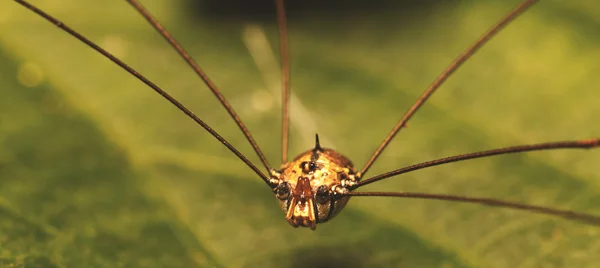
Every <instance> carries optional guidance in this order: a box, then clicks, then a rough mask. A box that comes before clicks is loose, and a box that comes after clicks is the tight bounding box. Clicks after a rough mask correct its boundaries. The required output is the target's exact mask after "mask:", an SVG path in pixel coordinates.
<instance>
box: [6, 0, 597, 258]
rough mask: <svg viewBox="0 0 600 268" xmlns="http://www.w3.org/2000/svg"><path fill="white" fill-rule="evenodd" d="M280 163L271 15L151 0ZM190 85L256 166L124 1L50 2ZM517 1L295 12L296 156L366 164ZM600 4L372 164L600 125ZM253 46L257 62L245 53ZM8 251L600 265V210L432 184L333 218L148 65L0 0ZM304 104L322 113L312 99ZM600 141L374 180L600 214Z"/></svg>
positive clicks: (551, 19) (567, 17)
mask: <svg viewBox="0 0 600 268" xmlns="http://www.w3.org/2000/svg"><path fill="white" fill-rule="evenodd" d="M148 2H149V3H147V6H148V8H150V10H152V11H153V12H154V14H155V15H157V17H158V18H159V20H161V21H162V22H163V23H164V24H165V25H166V26H167V28H168V29H170V30H172V32H173V34H174V35H175V36H176V37H178V38H179V39H180V41H181V42H182V43H183V45H184V46H185V47H186V48H188V50H189V51H190V53H191V54H192V55H193V56H195V57H196V59H197V61H198V62H199V63H200V64H201V66H203V68H204V69H205V70H206V71H207V72H208V74H209V75H210V76H211V78H212V79H213V80H214V81H215V83H216V84H217V85H219V87H220V88H221V89H222V91H223V93H224V94H225V96H226V97H228V98H229V100H230V102H231V104H232V105H233V106H234V107H235V108H236V110H237V111H238V113H239V114H240V116H241V118H242V119H243V120H244V121H245V122H246V124H247V125H248V127H249V128H250V130H251V131H252V132H253V135H254V136H255V137H256V139H257V141H258V143H259V144H260V145H261V147H262V148H263V151H264V152H265V153H266V155H267V157H268V158H269V160H270V161H271V163H272V165H275V166H276V165H279V163H278V161H279V159H280V157H279V155H278V154H279V150H280V149H279V148H280V147H279V144H278V142H277V141H278V140H279V135H280V134H279V133H280V130H279V128H280V122H279V106H278V99H279V95H278V93H277V88H278V86H279V82H278V80H277V79H278V75H279V74H278V72H277V64H276V63H271V62H270V61H269V57H270V56H271V53H273V52H272V51H271V49H270V48H269V47H267V46H264V45H261V40H262V39H261V36H260V34H259V33H260V32H259V30H260V29H265V31H266V33H267V36H269V40H270V41H271V44H275V40H276V39H275V36H274V35H273V33H274V30H275V28H274V24H272V23H265V22H261V23H253V22H252V21H250V20H232V19H224V18H221V19H219V18H212V19H206V18H204V19H198V18H192V16H191V15H190V14H191V13H190V12H187V11H188V10H189V7H188V6H186V4H184V3H180V2H177V3H172V2H174V1H148ZM35 3H38V4H39V6H40V7H42V8H43V9H45V10H46V11H48V12H50V13H51V14H53V15H55V16H57V17H59V18H60V19H62V20H63V21H64V22H66V23H67V24H69V25H71V26H72V27H74V28H75V29H77V30H78V31H80V32H82V33H83V34H85V35H87V36H89V37H90V38H91V39H93V40H95V41H96V42H98V43H99V44H101V45H102V46H104V47H106V48H107V49H108V50H109V51H111V52H113V53H115V54H116V55H117V56H119V57H122V59H123V60H125V61H126V62H127V63H129V64H130V65H131V66H133V67H135V68H137V69H138V71H140V72H141V73H143V74H145V75H146V76H147V77H149V78H151V79H152V80H153V81H155V82H156V83H157V84H159V85H160V86H162V87H164V88H165V89H167V90H168V91H169V92H172V93H173V95H174V96H175V97H177V98H178V99H180V100H182V102H184V103H185V104H187V105H189V107H190V108H191V109H192V110H193V111H195V112H196V114H197V115H199V116H200V117H201V118H203V119H205V120H206V121H207V122H208V123H209V124H210V125H211V126H213V127H214V128H215V129H216V130H217V131H219V132H220V133H222V134H223V136H225V137H226V138H227V139H229V140H230V141H231V142H232V143H233V144H235V145H236V146H239V148H240V150H241V151H243V152H244V153H245V154H246V155H247V156H248V157H250V158H251V159H252V160H254V161H255V163H257V164H258V161H257V158H256V157H255V156H254V155H253V153H252V151H251V149H250V147H249V146H248V145H247V144H246V143H245V140H244V137H243V135H241V133H239V131H238V130H237V128H236V126H235V125H234V124H233V122H231V120H230V119H229V118H228V116H227V113H226V112H225V111H224V110H223V109H222V108H221V107H220V106H219V104H218V103H217V101H216V99H215V98H214V97H213V96H212V95H211V94H210V92H209V91H208V90H207V89H206V88H205V87H204V85H202V83H201V82H200V80H199V79H197V78H196V77H195V76H194V74H193V72H191V71H190V70H189V69H188V68H187V66H186V65H185V64H184V63H183V62H181V60H180V59H179V58H178V57H177V55H176V54H175V53H174V52H173V51H172V50H171V49H170V47H169V46H168V45H167V44H165V43H164V41H163V40H162V39H161V38H160V37H159V36H158V35H157V34H156V33H154V32H153V31H152V29H151V28H150V27H149V26H148V25H146V23H145V21H144V20H143V19H142V18H140V17H139V16H138V15H137V14H136V13H135V12H134V11H133V9H131V8H130V7H129V6H128V5H127V4H126V3H125V2H124V1H108V2H106V1H104V2H102V3H100V2H98V3H95V2H94V3H92V2H84V1H71V0H61V1H36V2H35ZM515 4H516V3H514V1H511V3H499V2H483V1H471V2H460V3H459V4H456V5H455V6H449V5H439V6H434V7H433V8H431V9H427V10H425V11H423V10H421V11H420V12H419V13H416V14H410V13H407V12H399V11H397V10H390V11H389V12H386V13H382V14H370V15H369V14H356V15H353V16H340V17H339V18H337V19H328V18H327V17H325V16H323V15H322V14H314V15H312V16H307V17H305V18H303V19H300V18H298V17H293V18H292V20H291V21H290V34H291V36H290V42H291V48H292V70H293V71H292V72H293V77H292V81H293V82H292V83H293V88H294V94H295V97H296V98H297V99H298V100H300V102H299V103H297V104H296V106H295V107H296V108H295V109H294V111H293V112H295V113H294V114H293V118H292V148H291V151H292V153H300V152H301V151H303V150H306V149H307V148H309V147H310V146H311V145H312V142H313V141H312V137H313V135H314V132H318V133H319V134H320V135H321V136H322V137H323V138H324V141H323V145H324V146H327V147H334V148H336V149H338V150H339V151H341V152H342V153H344V154H346V155H347V156H349V157H350V158H351V159H353V160H354V162H355V164H356V165H357V166H362V164H363V163H364V162H365V161H366V160H367V159H368V157H369V156H370V153H371V152H372V151H373V150H374V149H375V148H376V146H377V144H378V143H379V142H380V141H381V140H382V139H383V137H384V136H385V135H386V134H387V132H388V131H389V129H390V128H391V126H392V125H393V124H394V123H395V122H396V121H397V120H398V119H399V118H400V116H401V115H402V113H403V112H404V111H405V110H406V109H407V108H408V107H409V106H410V105H411V104H412V103H413V102H414V101H415V99H416V98H417V97H418V96H419V95H420V94H421V92H422V90H424V88H425V87H426V86H427V85H428V84H429V83H430V82H431V81H432V80H433V78H434V77H435V76H436V75H438V74H439V72H440V71H441V70H442V69H443V68H445V67H446V65H447V64H448V63H449V62H450V61H451V60H452V59H453V58H454V57H455V56H456V55H457V54H458V53H459V52H460V51H462V50H463V49H464V48H465V47H466V46H467V45H468V44H470V43H471V42H472V41H473V40H475V38H477V37H478V36H479V35H481V34H482V33H483V32H484V31H485V30H486V29H487V28H488V27H489V26H490V25H492V24H493V23H495V22H496V21H497V20H498V19H499V18H500V17H501V16H503V15H504V14H505V13H506V12H508V10H510V8H511V7H512V5H515ZM598 10H600V4H598V3H596V1H591V0H589V1H585V0H580V1H575V2H572V3H571V2H569V3H566V2H565V3H563V1H543V2H542V3H540V4H539V5H538V6H535V7H534V8H533V9H532V10H530V12H528V13H526V14H525V15H524V16H523V17H521V18H519V19H518V20H517V21H516V22H515V23H514V24H513V25H511V26H510V27H509V28H508V29H506V31H504V32H502V33H501V34H500V35H499V36H498V37H497V38H495V39H494V40H493V41H492V42H491V43H490V44H489V45H488V46H486V47H485V48H484V49H482V51H480V53H478V54H477V55H476V56H475V57H474V58H473V59H472V60H471V61H470V62H468V63H467V64H466V65H465V66H464V68H463V69H461V70H460V71H459V72H457V73H456V74H455V75H454V76H453V77H452V78H451V79H449V81H448V83H447V84H445V85H444V86H443V87H442V88H441V89H440V90H439V92H438V93H437V94H436V95H435V96H434V97H432V98H431V99H430V102H429V103H427V105H426V106H424V108H423V109H422V110H421V111H420V112H419V114H418V115H417V116H415V117H414V119H413V120H412V121H411V122H410V123H409V127H408V128H407V129H406V130H403V131H402V132H401V133H400V134H399V135H398V136H397V140H395V141H394V142H393V143H392V144H391V145H390V146H389V147H388V149H387V150H386V151H385V154H384V155H383V156H382V157H381V158H380V160H379V162H377V164H376V165H375V166H374V167H373V168H372V170H371V171H370V172H371V175H375V174H378V173H381V172H384V171H387V170H390V169H394V168H398V167H401V166H405V165H409V164H413V163H417V162H421V161H425V160H430V159H435V158H441V157H445V156H450V155H454V154H459V153H466V152H471V151H477V150H485V149H491V148H496V147H504V146H509V145H517V144H525V143H532V142H542V141H553V140H565V139H576V138H592V137H599V136H600V124H598V118H600V91H599V90H598V85H600V77H599V76H598V75H597V74H598V72H599V71H600V50H598V49H597V48H598V47H599V46H600V38H598V36H600V20H599V19H598V18H600V14H599V12H598ZM248 46H253V47H255V48H256V47H257V50H259V51H263V53H262V54H260V53H259V52H255V54H254V55H255V56H256V57H257V58H258V59H259V60H264V63H262V64H260V66H261V67H260V68H257V63H256V62H255V61H254V60H253V57H252V56H251V54H250V53H249V52H248ZM0 63H1V65H0V96H1V97H0V148H1V150H0V183H1V186H0V215H1V216H0V264H2V265H4V266H10V265H16V266H18V265H27V266H26V267H36V266H38V267H213V266H217V267H239V266H247V267H269V266H270V267H330V266H340V267H376V266H394V267H595V266H596V265H597V263H599V262H600V257H598V256H600V242H598V241H600V229H599V228H598V227H592V226H588V225H584V224H579V223H574V222H570V221H566V220H562V219H556V218H552V217H546V216H539V215H534V214H530V213H523V212H515V211H508V210H504V209H495V208H489V207H481V206H475V205H468V204H451V203H447V202H439V201H427V200H403V199H387V198H364V199H360V198H355V199H353V200H352V201H351V202H350V204H349V206H348V207H347V208H346V209H345V211H344V212H343V213H342V214H341V215H340V216H338V217H337V218H336V219H334V220H332V221H331V222H329V223H327V224H323V225H320V226H319V227H318V228H317V230H316V231H315V232H311V231H310V230H304V229H294V228H291V227H290V226H289V225H288V224H287V223H286V222H285V220H284V215H283V213H281V211H280V210H279V208H278V206H277V204H276V202H275V199H274V197H273V196H272V194H271V193H270V191H269V189H268V188H267V187H265V185H264V184H263V183H262V182H261V181H260V179H259V178H257V177H256V176H255V175H254V174H253V173H251V171H250V170H249V169H248V168H247V167H245V166H244V165H243V164H242V163H240V162H239V161H238V160H237V159H236V158H235V157H234V156H233V155H232V154H231V153H229V152H228V151H227V150H226V149H224V148H222V146H221V145H220V144H219V143H218V142H216V141H215V140H214V139H213V138H211V137H210V136H209V135H208V134H207V133H205V132H204V131H203V130H202V129H201V128H200V127H198V126H197V125H195V124H194V123H193V122H192V121H191V120H189V119H188V118H186V117H185V116H184V115H182V114H181V113H180V112H179V111H177V110H176V109H174V108H173V107H171V106H170V105H169V104H168V103H167V102H166V101H164V100H163V99H161V98H160V97H159V96H158V95H156V94H155V93H154V92H152V91H151V90H149V89H148V88H146V87H144V86H143V85H142V84H141V83H140V82H138V81H137V80H135V79H134V78H132V77H130V76H129V75H127V74H126V73H125V72H123V71H122V70H120V69H118V68H117V67H115V66H114V65H113V64H112V63H110V62H109V61H107V60H105V59H103V58H102V57H101V56H99V55H97V54H96V53H94V52H93V51H91V50H90V49H89V48H87V47H85V46H83V45H81V44H80V43H78V41H76V40H74V39H73V38H71V37H69V36H67V35H66V34H64V33H62V32H60V31H59V30H58V29H56V27H54V26H52V25H50V24H48V23H47V22H45V21H42V20H41V19H40V18H38V17H36V16H34V15H33V14H32V13H30V12H27V11H26V10H24V9H23V8H21V7H20V6H18V5H17V4H15V3H13V2H11V1H3V3H0ZM302 109H304V110H305V112H302ZM599 163H600V151H547V152H541V153H529V154H521V155H511V156H502V157H495V158H490V159H481V160H474V161H470V162H465V163H455V164H449V165H446V166H440V167H435V168H431V169H428V170H423V171H419V172H415V173H411V174H406V175H403V176H401V177H397V178H393V179H389V180H387V181H383V182H380V183H377V184H374V185H372V186H368V187H365V188H368V189H367V190H388V191H422V192H431V193H451V194H462V195H472V196H485V197H495V198H502V199H507V200H513V201H519V202H526V203H533V204H540V205H547V206H551V207H557V208H567V209H573V210H577V211H584V212H589V213H595V214H600V209H598V208H597V207H598V206H599V205H600V172H598V167H599Z"/></svg>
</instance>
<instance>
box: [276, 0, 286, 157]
mask: <svg viewBox="0 0 600 268" xmlns="http://www.w3.org/2000/svg"><path fill="white" fill-rule="evenodd" d="M283 1H284V0H275V5H276V6H277V26H278V28H279V53H280V54H281V83H282V86H281V109H282V111H281V112H282V114H281V163H287V158H288V146H289V141H288V140H289V132H290V52H289V51H290V50H289V45H288V36H287V22H286V16H285V5H284V3H283Z"/></svg>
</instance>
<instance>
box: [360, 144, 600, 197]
mask: <svg viewBox="0 0 600 268" xmlns="http://www.w3.org/2000/svg"><path fill="white" fill-rule="evenodd" d="M598 147H600V139H589V140H578V141H558V142H547V143H539V144H529V145H520V146H513V147H506V148H500V149H494V150H489V151H481V152H475V153H469V154H461V155H455V156H450V157H446V158H441V159H437V160H432V161H427V162H423V163H419V164H416V165H412V166H408V167H403V168H401V169H396V170H393V171H390V172H386V173H383V174H380V175H377V176H373V177H371V178H369V179H366V180H364V181H360V182H358V183H357V184H355V185H354V186H352V187H349V188H350V189H357V188H359V187H361V186H365V185H367V184H371V183H374V182H376V181H380V180H383V179H386V178H389V177H393V176H397V175H400V174H404V173H408V172H411V171H415V170H419V169H424V168H428V167H433V166H438V165H442V164H447V163H452V162H458V161H463V160H469V159H474V158H483V157H488V156H494V155H501V154H511V153H520V152H531V151H541V150H554V149H592V148H598Z"/></svg>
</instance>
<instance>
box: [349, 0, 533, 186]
mask: <svg viewBox="0 0 600 268" xmlns="http://www.w3.org/2000/svg"><path fill="white" fill-rule="evenodd" d="M536 2H537V0H526V1H524V2H523V3H521V4H520V5H519V6H518V7H516V8H515V9H513V10H512V11H511V12H510V13H509V14H508V15H507V16H506V17H504V18H503V19H502V20H501V21H500V22H498V23H496V25H494V26H493V27H492V28H491V29H489V30H488V32H487V33H485V34H484V35H483V36H482V37H481V38H479V40H477V41H476V42H475V43H474V44H472V45H471V46H470V47H469V48H467V50H465V51H464V52H463V53H462V54H460V55H459V56H458V58H456V59H455V60H454V61H453V62H452V63H451V64H450V66H448V67H447V68H446V69H445V70H444V71H443V72H442V73H441V74H440V76H438V77H437V78H436V79H435V81H434V82H433V83H432V84H431V85H430V86H429V87H428V88H427V89H426V90H425V92H423V94H422V95H421V97H419V99H418V100H417V102H416V103H415V104H413V106H412V107H410V109H408V111H407V112H406V114H404V116H403V117H402V119H400V121H398V123H397V124H396V125H395V126H394V128H393V129H392V131H390V133H389V134H388V135H387V137H385V139H384V140H383V142H381V145H379V148H377V150H375V153H373V156H371V158H370V159H369V160H368V161H367V163H366V164H365V166H364V167H363V168H362V170H361V171H360V174H361V176H363V175H364V174H365V173H366V172H367V171H368V170H369V168H370V167H371V165H373V162H375V160H376V159H377V157H379V155H380V154H381V152H383V150H384V149H385V147H387V146H388V144H389V143H390V141H392V139H393V138H394V136H396V134H398V132H399V131H400V129H402V127H404V126H405V125H406V122H408V120H409V119H410V118H411V117H412V116H413V115H414V114H415V113H416V112H417V110H419V108H420V107H421V105H423V103H425V101H427V99H428V98H429V97H430V96H431V95H432V94H433V93H434V92H435V90H436V89H438V88H439V87H440V86H441V85H442V84H443V83H444V81H446V79H447V78H448V77H449V76H450V75H452V73H454V72H455V71H456V69H458V67H460V66H461V65H462V64H463V63H464V62H465V61H466V60H467V59H469V58H470V57H471V56H472V55H473V54H474V53H475V52H476V51H477V50H479V49H480V48H481V47H482V46H483V45H484V44H485V43H486V42H487V41H489V40H490V39H491V38H492V37H494V36H495V35H496V34H497V33H498V32H499V31H500V30H502V28H504V27H505V26H506V25H508V24H509V23H510V22H511V21H513V20H514V19H515V18H516V17H518V16H519V15H520V14H522V13H523V12H524V11H525V10H527V8H529V7H531V6H532V5H533V4H535V3H536Z"/></svg>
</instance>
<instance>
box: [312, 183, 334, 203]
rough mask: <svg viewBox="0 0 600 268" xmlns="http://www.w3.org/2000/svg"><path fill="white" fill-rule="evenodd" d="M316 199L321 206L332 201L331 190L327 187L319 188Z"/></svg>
mask: <svg viewBox="0 0 600 268" xmlns="http://www.w3.org/2000/svg"><path fill="white" fill-rule="evenodd" d="M315 199H316V200H317V203H319V204H325V203H327V202H329V200H331V195H330V194H329V188H328V187H327V186H325V185H321V186H319V188H317V193H316V195H315Z"/></svg>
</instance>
